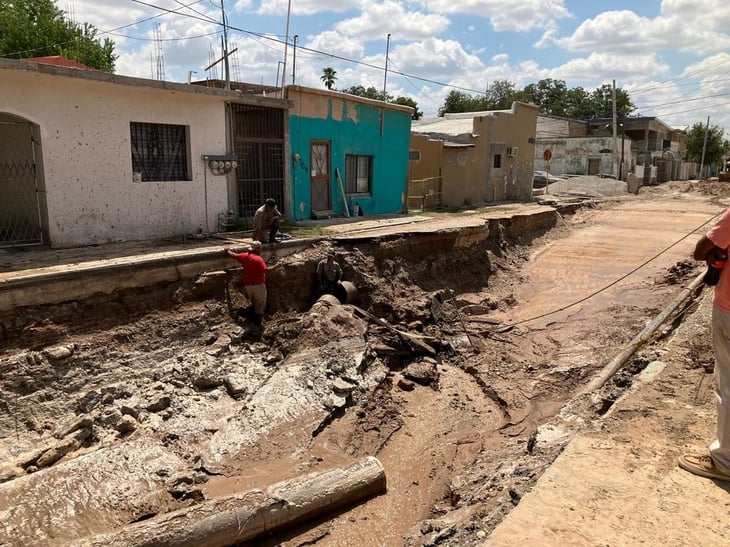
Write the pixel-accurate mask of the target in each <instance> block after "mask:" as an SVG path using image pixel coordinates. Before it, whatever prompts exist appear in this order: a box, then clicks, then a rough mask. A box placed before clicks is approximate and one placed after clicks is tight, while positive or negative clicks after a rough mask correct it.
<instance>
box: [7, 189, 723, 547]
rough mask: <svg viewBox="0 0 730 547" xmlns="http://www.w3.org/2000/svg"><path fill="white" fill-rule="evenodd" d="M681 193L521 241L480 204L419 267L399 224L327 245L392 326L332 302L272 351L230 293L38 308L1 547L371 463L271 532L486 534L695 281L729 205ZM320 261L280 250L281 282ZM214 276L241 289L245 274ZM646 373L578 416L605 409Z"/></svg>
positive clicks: (327, 540) (15, 376) (27, 346)
mask: <svg viewBox="0 0 730 547" xmlns="http://www.w3.org/2000/svg"><path fill="white" fill-rule="evenodd" d="M686 190H687V185H684V186H677V187H676V188H672V187H670V186H669V185H667V186H666V187H664V188H662V189H661V190H660V191H659V190H657V191H654V192H651V193H649V192H647V193H644V194H642V195H640V196H639V197H638V198H636V197H632V198H630V199H626V200H619V201H615V202H610V203H605V204H602V205H599V206H596V207H595V208H587V209H581V210H578V211H577V212H576V213H575V214H574V215H571V216H568V217H565V218H564V219H563V220H562V221H561V222H560V223H559V224H558V226H557V227H555V228H554V229H552V230H550V231H548V232H540V233H533V234H523V235H522V236H521V237H510V236H509V235H508V233H507V230H505V233H504V234H502V236H500V235H499V234H495V233H492V234H488V233H486V231H485V230H480V229H479V225H480V224H479V222H476V223H475V222H474V219H475V218H478V217H470V219H469V231H466V232H464V235H462V236H455V237H454V238H451V239H449V241H453V242H454V243H453V244H450V246H449V247H443V248H438V249H437V248H436V247H435V245H436V244H435V243H433V241H436V240H434V239H431V240H429V241H432V243H431V245H432V246H433V247H434V248H433V249H432V252H431V253H430V254H428V253H426V255H425V256H424V252H425V251H424V246H423V245H420V246H418V256H417V258H414V257H412V256H409V255H408V253H407V251H402V249H408V248H411V249H413V248H415V247H414V245H415V244H414V243H413V242H412V241H410V242H409V245H410V247H407V246H406V247H397V245H398V242H397V240H395V241H394V240H393V236H392V234H391V235H389V236H388V239H387V240H385V241H383V240H376V241H374V242H370V243H369V244H365V243H362V242H357V243H353V242H352V241H350V240H347V238H344V239H342V240H339V242H338V241H335V242H334V243H332V242H329V243H326V244H327V245H334V246H335V248H336V249H337V252H338V259H339V260H341V261H342V262H343V264H344V265H345V271H346V275H349V276H350V278H351V279H352V280H353V281H354V282H355V283H356V284H357V285H358V287H359V288H360V291H361V294H360V296H361V298H362V300H363V301H362V302H360V304H361V306H363V307H365V308H366V309H367V310H368V311H369V312H370V313H371V314H374V315H375V316H376V317H378V318H380V320H381V322H380V323H378V322H374V321H372V320H370V319H368V318H367V317H366V316H363V315H361V314H358V313H357V312H356V310H354V309H353V308H352V306H349V305H338V304H333V303H331V302H321V303H318V304H316V305H315V306H314V307H312V308H311V309H306V310H301V311H300V310H286V309H282V310H280V311H276V313H274V315H273V316H272V317H271V318H270V319H269V321H268V322H267V324H266V329H265V331H264V334H263V337H262V338H261V339H259V340H257V339H254V338H252V337H251V331H250V328H249V327H250V325H248V324H247V323H246V322H245V321H240V320H238V321H237V317H236V315H235V314H231V313H230V311H231V309H230V308H229V307H228V305H227V303H226V301H225V298H224V297H223V292H224V291H223V290H222V287H223V285H218V286H219V287H221V290H220V291H218V290H210V291H206V292H205V294H206V295H209V296H206V297H205V298H201V297H200V296H199V294H200V293H199V292H197V293H196V292H195V291H194V290H191V288H190V287H159V288H158V289H157V291H156V292H154V293H150V294H146V295H145V296H144V298H145V299H146V301H145V303H144V305H143V304H142V303H140V302H139V301H136V302H134V304H135V305H134V306H131V305H130V303H129V302H128V301H126V300H121V299H120V300H119V301H117V302H111V303H110V302H103V303H100V305H98V306H95V307H94V308H93V309H94V310H96V312H95V313H96V314H97V315H95V316H92V317H89V316H87V317H77V320H76V321H75V322H74V321H71V322H69V321H68V320H61V319H60V318H66V317H69V316H70V314H69V313H68V309H64V313H60V312H59V310H54V309H32V310H23V312H22V313H24V314H26V315H27V317H29V318H30V319H31V320H29V321H28V322H27V326H26V327H25V329H24V330H23V332H22V333H20V334H19V336H17V337H15V338H13V339H12V340H6V343H5V347H4V351H3V354H2V357H1V358H0V371H2V380H1V381H0V388H1V389H2V392H1V393H0V395H2V399H1V400H0V404H2V405H3V408H4V409H5V410H6V411H7V412H6V413H4V414H3V417H2V418H0V455H2V461H3V462H4V465H3V467H2V470H0V471H1V472H0V476H1V477H2V479H3V481H4V482H2V484H0V515H2V517H3V518H2V519H0V522H2V524H0V543H2V542H3V541H4V542H5V543H7V544H8V545H31V544H37V545H62V544H64V543H65V542H69V541H74V540H76V539H78V538H82V537H86V536H90V535H94V534H101V533H107V532H110V531H112V530H115V529H120V528H122V527H125V526H130V525H133V524H132V523H134V522H139V523H140V524H142V523H144V522H145V521H148V520H150V519H154V516H155V515H157V514H161V513H164V512H167V511H170V510H174V509H184V508H185V507H189V506H191V505H193V504H194V503H197V502H199V501H201V500H203V499H207V498H211V497H215V496H220V495H225V494H229V493H232V492H236V491H243V490H248V489H250V488H255V487H263V486H266V485H267V484H271V483H273V482H277V481H281V480H284V479H292V478H296V477H298V476H300V475H302V474H303V473H306V472H311V471H313V470H318V469H326V468H330V467H335V466H338V465H346V464H349V463H351V462H353V461H356V460H358V459H359V458H362V457H364V456H376V457H377V458H378V459H379V460H380V461H381V462H382V465H383V467H384V468H385V471H386V477H387V493H386V494H384V495H381V496H378V497H376V498H373V499H371V500H369V501H367V502H365V503H361V504H359V505H357V506H355V507H352V508H350V509H349V510H348V511H343V512H341V513H338V514H330V515H327V517H325V518H323V519H321V520H320V521H319V522H315V523H307V524H305V525H302V526H300V527H299V528H296V529H294V530H290V531H287V532H281V533H279V535H276V536H273V537H270V538H261V539H260V540H259V541H258V543H259V544H262V545H265V544H270V545H277V544H281V545H285V546H294V545H305V544H307V545H311V544H317V545H322V546H325V545H337V546H342V545H358V546H371V545H372V546H380V545H393V546H396V545H435V544H441V545H478V544H480V543H482V542H483V541H484V540H485V539H486V538H487V537H488V536H489V534H490V533H492V531H493V530H494V529H495V527H496V525H497V524H498V523H499V522H501V521H502V520H503V518H504V515H506V514H508V513H510V511H511V510H512V509H513V508H514V507H515V506H519V504H520V500H521V499H522V497H523V496H524V495H525V494H526V493H527V492H528V491H529V490H530V489H531V488H532V487H533V486H534V485H535V483H536V482H537V480H538V479H539V478H540V477H541V476H542V474H543V472H544V471H545V470H546V469H547V468H548V467H549V466H550V464H551V463H552V462H553V460H554V459H555V458H556V456H557V455H558V454H559V453H560V452H561V451H562V450H563V448H564V446H565V443H566V442H567V437H564V436H561V435H559V434H556V435H553V436H551V435H548V434H546V429H545V428H544V427H542V426H545V425H546V424H549V422H550V421H551V419H552V418H553V417H554V416H555V415H556V414H557V413H558V412H559V411H560V409H561V408H563V407H564V405H565V404H566V403H567V402H568V401H570V400H571V398H572V397H573V396H574V395H575V393H576V392H577V390H579V389H580V388H581V387H582V386H584V385H585V384H586V383H587V382H589V381H590V379H591V378H593V377H594V376H595V374H596V373H597V372H598V371H599V370H600V369H601V368H602V366H603V365H604V364H605V363H606V361H607V360H609V359H610V358H611V357H612V356H613V355H615V354H617V353H618V352H619V351H620V350H621V348H622V346H623V344H625V343H627V342H628V341H629V340H631V339H632V337H633V336H635V335H636V333H638V332H639V331H641V330H642V329H643V328H644V326H645V325H646V324H647V323H648V322H650V321H651V320H652V319H653V317H655V316H656V314H657V313H658V312H659V311H660V310H661V309H663V308H664V307H665V306H666V305H667V303H668V302H670V301H671V300H672V299H673V298H674V296H675V295H676V294H677V293H678V292H679V290H680V289H681V287H682V286H683V283H684V284H686V283H687V281H688V280H689V279H691V278H693V277H694V276H695V275H696V274H697V273H698V272H699V270H698V265H696V264H694V263H691V262H688V261H687V258H688V257H689V256H690V253H691V249H692V246H693V245H694V242H695V240H696V239H697V238H698V237H699V235H700V233H701V232H702V231H703V229H704V228H703V224H704V223H706V222H708V221H709V220H710V219H711V218H712V217H713V216H714V215H715V214H717V213H718V212H719V211H720V210H721V207H720V206H719V205H718V204H716V203H714V202H713V201H714V200H715V199H716V198H715V196H711V195H709V196H708V195H707V194H703V193H701V192H688V191H686ZM420 224H423V223H420ZM449 225H451V224H450V223H449ZM658 227H659V228H658ZM419 229H422V228H419ZM450 229H451V228H450ZM430 230H431V231H434V230H438V227H434V226H432V227H431V229H430ZM426 232H427V233H428V230H426ZM459 237H461V239H459ZM404 239H408V238H404ZM439 241H442V242H443V241H444V240H443V239H442V240H439ZM389 246H390V247H389ZM393 246H395V247H393ZM391 248H395V249H401V251H399V252H388V249H391ZM321 252H322V249H319V248H317V249H313V250H312V251H311V252H304V253H301V254H300V255H297V256H293V257H290V258H287V259H286V267H285V268H284V273H282V274H281V277H274V276H272V278H271V282H272V283H273V290H276V289H275V287H276V286H277V283H278V284H284V285H281V286H286V285H285V283H287V279H288V278H287V275H290V276H291V275H292V272H301V271H303V270H306V268H308V267H309V266H308V265H309V264H311V263H312V262H313V261H315V260H316V257H318V256H321ZM287 272H289V274H287ZM206 282H207V283H210V284H212V285H213V287H214V288H215V286H216V285H215V284H216V283H223V284H224V285H225V284H228V286H229V289H230V290H231V291H232V292H233V294H234V300H235V298H238V297H237V296H236V295H237V293H236V291H235V283H233V281H231V278H230V277H226V276H219V277H216V278H215V280H211V279H208V280H207V281H206ZM270 290H271V289H270ZM196 295H197V296H196ZM124 298H125V299H128V300H134V299H135V297H134V296H125V297H124ZM139 298H140V297H137V300H139ZM74 305H76V306H78V308H79V309H80V310H82V311H84V312H86V311H88V310H89V309H91V308H89V307H85V305H84V304H78V303H77V304H74ZM236 305H237V303H236V302H234V310H235V306H236ZM130 310H133V311H130ZM383 323H385V325H383ZM658 351H659V350H658V349H656V348H653V347H651V348H646V349H644V350H643V352H642V353H641V354H640V355H639V356H638V357H637V359H636V360H635V361H633V362H632V363H630V365H629V367H628V368H629V370H630V372H631V373H639V372H640V371H641V369H642V368H643V367H644V366H645V365H646V364H647V363H649V362H651V361H654V360H655V359H654V357H655V355H656V352H658ZM695 351H696V352H704V353H702V355H706V354H707V346H706V345H704V346H703V345H701V344H699V345H697V346H696V347H695ZM631 378H632V377H631V374H630V373H629V372H622V373H620V374H619V381H617V382H613V383H611V384H610V385H609V386H607V388H606V389H605V391H604V392H603V393H602V394H601V396H600V397H599V398H598V399H599V401H600V403H599V404H597V405H594V406H593V407H590V408H584V409H582V412H583V414H582V415H580V416H577V417H576V420H575V422H576V423H577V424H579V425H580V427H587V425H586V424H590V423H592V422H593V421H594V420H597V419H600V418H601V416H602V415H603V414H604V413H605V412H606V410H607V409H608V408H610V406H611V403H612V402H613V401H615V400H616V399H617V397H618V395H619V394H620V393H621V392H622V391H625V389H627V387H628V386H629V385H630V384H631ZM685 433H686V431H685ZM656 434H657V435H658V434H659V433H658V432H657V433H656Z"/></svg>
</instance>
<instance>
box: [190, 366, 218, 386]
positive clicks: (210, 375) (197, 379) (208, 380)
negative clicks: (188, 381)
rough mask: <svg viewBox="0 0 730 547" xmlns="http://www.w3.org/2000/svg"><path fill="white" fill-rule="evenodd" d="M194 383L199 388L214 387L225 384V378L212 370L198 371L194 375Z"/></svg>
mask: <svg viewBox="0 0 730 547" xmlns="http://www.w3.org/2000/svg"><path fill="white" fill-rule="evenodd" d="M193 385H194V386H195V387H196V388H198V389H212V388H215V387H218V386H222V385H223V379H222V378H220V377H219V376H218V375H217V373H215V372H213V371H212V370H206V371H201V372H198V373H197V374H196V375H195V376H193Z"/></svg>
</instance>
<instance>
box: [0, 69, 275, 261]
mask: <svg viewBox="0 0 730 547" xmlns="http://www.w3.org/2000/svg"><path fill="white" fill-rule="evenodd" d="M227 101H231V102H242V103H247V104H263V103H265V104H267V105H268V104H270V105H273V106H277V107H279V108H283V107H288V105H289V103H288V102H286V101H282V100H281V99H267V98H263V97H243V96H241V95H240V93H237V92H232V91H225V90H215V89H208V88H202V87H198V86H189V85H185V84H176V83H172V82H158V81H153V80H144V79H139V78H128V77H124V76H116V75H113V74H106V73H102V72H93V71H85V70H77V69H68V68H61V67H55V66H48V65H39V64H36V63H28V62H22V61H13V60H8V59H0V117H2V116H14V117H16V118H19V119H22V120H25V121H28V122H30V123H32V124H35V126H36V127H38V128H39V136H40V141H41V143H40V150H42V154H41V156H42V157H40V158H38V164H39V166H40V172H41V173H43V181H42V183H41V184H40V186H41V187H43V186H45V190H46V194H45V197H46V202H47V224H48V227H47V233H48V236H49V239H50V243H51V245H52V246H53V247H68V246H76V245H85V244H96V243H104V242H110V241H125V240H141V239H153V238H159V237H167V236H180V235H183V234H189V233H192V232H194V231H196V230H197V229H198V227H199V226H201V225H202V226H203V228H204V229H210V230H211V231H214V230H215V229H216V221H217V215H218V213H220V212H224V211H227V210H228V209H230V208H231V207H230V205H229V203H228V191H227V185H228V180H227V178H228V177H233V175H214V174H213V173H212V172H211V170H210V169H209V168H208V167H207V165H206V163H205V162H204V160H203V159H202V155H204V154H212V155H219V154H224V153H226V152H227V148H226V106H225V105H226V102H227ZM130 122H144V123H154V124H172V125H182V126H185V127H186V132H187V137H186V140H187V147H188V150H187V152H188V158H189V164H190V170H189V178H190V179H191V180H179V181H169V182H135V180H134V178H133V173H132V153H131V134H130ZM231 180H232V181H233V178H232V179H231Z"/></svg>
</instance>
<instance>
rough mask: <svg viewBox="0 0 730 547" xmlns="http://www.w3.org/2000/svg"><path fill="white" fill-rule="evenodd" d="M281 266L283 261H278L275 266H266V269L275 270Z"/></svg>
mask: <svg viewBox="0 0 730 547" xmlns="http://www.w3.org/2000/svg"><path fill="white" fill-rule="evenodd" d="M280 266H281V262H277V263H276V264H274V265H273V266H266V271H268V272H273V271H274V270H278V269H279V267H280Z"/></svg>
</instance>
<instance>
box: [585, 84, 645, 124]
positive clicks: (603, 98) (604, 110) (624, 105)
mask: <svg viewBox="0 0 730 547" xmlns="http://www.w3.org/2000/svg"><path fill="white" fill-rule="evenodd" d="M589 101H590V104H591V108H592V109H593V115H592V117H593V118H610V117H612V116H613V86H611V85H609V84H603V85H602V86H601V87H598V88H596V89H595V91H593V93H591V95H590V98H589ZM634 110H636V106H634V104H633V103H632V102H631V99H630V98H629V94H628V92H626V91H624V90H623V89H616V112H617V114H618V116H619V117H623V116H628V115H629V114H631V112H633V111H634Z"/></svg>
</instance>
